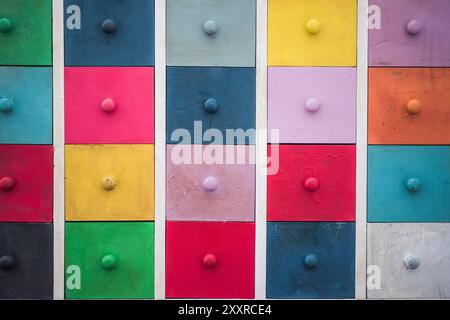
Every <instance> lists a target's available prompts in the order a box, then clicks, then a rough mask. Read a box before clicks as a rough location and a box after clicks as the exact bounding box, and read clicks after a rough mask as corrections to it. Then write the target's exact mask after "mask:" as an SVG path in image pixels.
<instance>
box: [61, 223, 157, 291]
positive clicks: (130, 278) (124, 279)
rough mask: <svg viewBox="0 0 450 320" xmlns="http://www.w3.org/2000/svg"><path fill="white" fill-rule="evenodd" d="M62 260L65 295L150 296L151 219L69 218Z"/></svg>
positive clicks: (152, 248)
mask: <svg viewBox="0 0 450 320" xmlns="http://www.w3.org/2000/svg"><path fill="white" fill-rule="evenodd" d="M65 264H66V283H67V284H70V286H68V285H67V284H66V298H67V299H114V298H116V299H117V298H120V299H140V298H153V290H154V225H153V222H69V223H67V224H66V260H65ZM76 269H78V271H79V273H78V275H79V276H80V279H81V280H80V283H79V284H80V287H79V289H78V288H77V287H76V281H75V280H74V277H73V276H74V275H75V274H76V273H75V272H77V271H72V270H76ZM71 276H72V280H71Z"/></svg>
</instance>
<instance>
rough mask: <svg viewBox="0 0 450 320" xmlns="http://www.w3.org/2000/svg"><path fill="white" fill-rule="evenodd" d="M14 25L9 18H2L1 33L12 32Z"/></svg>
mask: <svg viewBox="0 0 450 320" xmlns="http://www.w3.org/2000/svg"><path fill="white" fill-rule="evenodd" d="M12 27H13V24H12V21H11V20H9V19H8V18H1V19H0V32H1V33H8V32H10V31H11V30H12Z"/></svg>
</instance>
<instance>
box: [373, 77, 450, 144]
mask: <svg viewBox="0 0 450 320" xmlns="http://www.w3.org/2000/svg"><path fill="white" fill-rule="evenodd" d="M369 88H370V89H369V128H368V129H369V143H370V144H450V125H449V123H450V102H449V101H450V69H444V68H371V69H370V70H369Z"/></svg>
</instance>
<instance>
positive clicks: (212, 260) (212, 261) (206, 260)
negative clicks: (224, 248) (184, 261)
mask: <svg viewBox="0 0 450 320" xmlns="http://www.w3.org/2000/svg"><path fill="white" fill-rule="evenodd" d="M203 265H204V266H205V267H207V268H214V267H215V266H216V265H217V258H216V256H215V255H213V254H212V253H208V254H207V255H205V256H204V257H203Z"/></svg>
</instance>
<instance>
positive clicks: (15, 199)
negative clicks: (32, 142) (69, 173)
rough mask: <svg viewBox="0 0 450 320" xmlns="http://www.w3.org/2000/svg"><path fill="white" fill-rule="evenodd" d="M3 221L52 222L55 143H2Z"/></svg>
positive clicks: (0, 200)
mask: <svg viewBox="0 0 450 320" xmlns="http://www.w3.org/2000/svg"><path fill="white" fill-rule="evenodd" d="M5 177H10V178H12V180H13V181H14V185H13V186H12V187H11V188H10V189H9V190H5V189H7V188H6V185H3V189H2V188H1V183H0V221H2V222H5V221H6V222H52V214H53V147H52V146H25V145H24V146H17V145H0V182H1V181H2V179H3V182H5V181H6V180H7V179H5Z"/></svg>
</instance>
